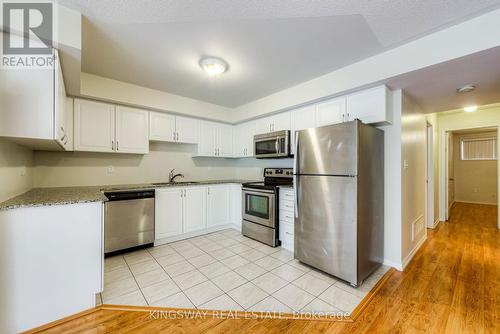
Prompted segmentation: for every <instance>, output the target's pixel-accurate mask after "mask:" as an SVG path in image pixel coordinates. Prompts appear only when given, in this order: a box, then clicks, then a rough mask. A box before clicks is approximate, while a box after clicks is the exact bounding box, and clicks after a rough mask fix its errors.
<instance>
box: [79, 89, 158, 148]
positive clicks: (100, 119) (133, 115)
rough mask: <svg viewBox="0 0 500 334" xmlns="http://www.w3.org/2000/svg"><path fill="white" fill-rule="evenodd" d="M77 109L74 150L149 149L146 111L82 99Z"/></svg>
mask: <svg viewBox="0 0 500 334" xmlns="http://www.w3.org/2000/svg"><path fill="white" fill-rule="evenodd" d="M74 108H75V110H74V118H75V119H74V132H75V133H74V136H75V138H74V146H75V151H88V152H118V153H137V154H145V153H148V152H149V116H148V112H147V111H145V110H141V109H136V108H129V107H121V106H117V107H115V106H114V105H112V104H108V103H102V102H95V101H89V100H81V99H75V102H74Z"/></svg>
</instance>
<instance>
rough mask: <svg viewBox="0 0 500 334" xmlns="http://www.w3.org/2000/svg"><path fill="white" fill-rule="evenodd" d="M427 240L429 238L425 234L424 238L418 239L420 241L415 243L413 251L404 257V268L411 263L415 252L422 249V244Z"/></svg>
mask: <svg viewBox="0 0 500 334" xmlns="http://www.w3.org/2000/svg"><path fill="white" fill-rule="evenodd" d="M425 240H427V235H425V234H424V236H423V237H422V239H420V240H419V241H418V243H417V244H416V245H415V247H413V249H412V250H411V252H410V253H409V254H408V255H407V256H406V257H405V258H404V259H403V270H404V269H405V268H406V266H407V265H408V264H409V263H410V261H411V259H413V257H414V256H415V254H416V253H417V251H418V250H419V249H420V247H422V245H423V244H424V242H425Z"/></svg>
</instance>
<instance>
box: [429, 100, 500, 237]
mask: <svg viewBox="0 0 500 334" xmlns="http://www.w3.org/2000/svg"><path fill="white" fill-rule="evenodd" d="M437 118H438V123H439V218H440V220H442V221H444V220H445V207H446V194H445V191H446V187H445V185H446V184H445V182H446V179H445V177H444V175H445V168H446V151H445V145H444V143H445V141H446V132H450V131H454V130H463V129H474V128H488V127H497V128H498V127H500V104H493V105H488V106H482V107H480V108H479V110H478V111H476V112H473V113H465V112H463V111H461V110H453V111H449V112H444V113H438V114H437ZM497 165H500V164H497ZM498 168H500V167H498ZM498 226H499V228H500V220H499V223H498Z"/></svg>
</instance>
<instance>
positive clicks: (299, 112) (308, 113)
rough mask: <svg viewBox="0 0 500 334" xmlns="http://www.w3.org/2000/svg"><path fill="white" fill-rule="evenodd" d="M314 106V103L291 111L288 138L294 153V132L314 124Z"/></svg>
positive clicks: (311, 126) (312, 126)
mask: <svg viewBox="0 0 500 334" xmlns="http://www.w3.org/2000/svg"><path fill="white" fill-rule="evenodd" d="M315 111H316V108H315V106H314V105H311V106H307V107H303V108H300V109H295V110H292V111H291V120H292V122H291V123H292V131H291V138H290V148H291V151H292V153H295V152H294V151H295V132H296V131H299V130H304V129H308V128H314V127H315V126H316V121H315V119H316V116H315Z"/></svg>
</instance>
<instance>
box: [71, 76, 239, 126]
mask: <svg viewBox="0 0 500 334" xmlns="http://www.w3.org/2000/svg"><path fill="white" fill-rule="evenodd" d="M80 85H81V87H80V94H79V95H80V96H83V97H90V98H94V99H98V100H103V101H107V102H114V103H120V104H125V105H130V106H136V107H140V108H148V109H153V110H160V111H170V112H175V113H179V114H183V115H187V116H196V117H200V118H206V119H212V120H218V121H222V122H228V121H229V118H230V117H231V109H229V108H225V107H222V106H219V105H216V104H212V103H207V102H203V101H199V100H194V99H190V98H187V97H184V96H180V95H175V94H169V93H166V92H162V91H159V90H155V89H150V88H146V87H141V86H137V85H133V84H129V83H126V82H122V81H117V80H112V79H108V78H104V77H100V76H97V75H93V74H89V73H84V72H82V74H81V79H80Z"/></svg>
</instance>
